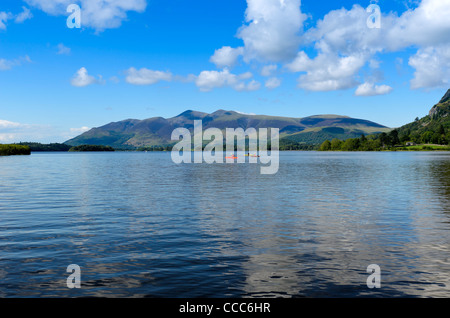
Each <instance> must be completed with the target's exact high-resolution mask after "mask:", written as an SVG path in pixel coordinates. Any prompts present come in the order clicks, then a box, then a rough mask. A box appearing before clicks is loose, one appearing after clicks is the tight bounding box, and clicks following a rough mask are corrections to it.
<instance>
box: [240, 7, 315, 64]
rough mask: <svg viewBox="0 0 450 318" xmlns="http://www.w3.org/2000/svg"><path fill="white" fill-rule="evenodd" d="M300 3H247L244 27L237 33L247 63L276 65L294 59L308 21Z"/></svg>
mask: <svg viewBox="0 0 450 318" xmlns="http://www.w3.org/2000/svg"><path fill="white" fill-rule="evenodd" d="M300 4H301V2H300V0H247V10H246V11H245V21H246V23H247V24H246V25H244V26H242V27H241V29H240V30H239V32H238V37H239V38H241V39H242V40H243V41H244V44H245V53H244V58H245V59H246V60H247V61H248V60H251V59H257V60H263V61H274V62H277V61H286V60H289V59H291V58H293V57H294V56H295V54H296V52H297V50H298V46H299V44H300V41H301V38H300V32H301V30H302V29H303V22H304V21H305V20H306V18H307V16H306V15H305V14H303V13H302V12H301V10H300Z"/></svg>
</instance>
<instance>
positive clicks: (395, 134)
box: [389, 129, 400, 146]
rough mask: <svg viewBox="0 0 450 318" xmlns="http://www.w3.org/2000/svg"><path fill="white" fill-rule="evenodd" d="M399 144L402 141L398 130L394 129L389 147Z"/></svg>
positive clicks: (390, 135) (390, 134)
mask: <svg viewBox="0 0 450 318" xmlns="http://www.w3.org/2000/svg"><path fill="white" fill-rule="evenodd" d="M399 143H400V139H399V138H398V131H397V129H394V130H392V131H391V132H390V133H389V145H390V146H395V145H398V144H399Z"/></svg>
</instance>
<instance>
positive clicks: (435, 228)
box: [0, 152, 450, 298]
mask: <svg viewBox="0 0 450 318" xmlns="http://www.w3.org/2000/svg"><path fill="white" fill-rule="evenodd" d="M449 243H450V153H444V152H442V153H438V152H374V153H364V152H360V153H346V152H342V153H340V152H339V153H334V152H281V153H280V165H279V171H278V173H276V174H274V175H262V174H261V173H260V166H259V164H248V163H246V164H206V163H204V164H180V165H176V164H174V163H173V162H172V160H171V157H170V153H164V152H161V153H159V152H148V153H144V152H142V153H141V152H115V153H33V154H32V155H31V156H13V157H0V297H86V296H88V297H91V296H94V297H95V296H106V297H172V298H173V297H177V298H178V297H189V298H192V297H449V296H450V244H449ZM70 264H77V265H79V266H80V268H81V288H79V289H70V288H68V287H67V284H66V280H67V277H69V275H70V273H68V272H67V271H66V269H67V266H68V265H70ZM371 264H377V265H378V266H379V267H380V269H381V288H372V289H371V288H368V286H367V283H366V280H367V278H368V277H369V275H370V273H368V272H367V267H368V266H369V265H371Z"/></svg>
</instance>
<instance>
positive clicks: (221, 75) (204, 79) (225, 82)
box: [195, 69, 238, 92]
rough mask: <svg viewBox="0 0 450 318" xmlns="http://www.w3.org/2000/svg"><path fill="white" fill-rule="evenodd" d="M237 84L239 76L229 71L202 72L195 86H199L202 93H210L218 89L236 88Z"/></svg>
mask: <svg viewBox="0 0 450 318" xmlns="http://www.w3.org/2000/svg"><path fill="white" fill-rule="evenodd" d="M237 83H238V78H237V76H236V75H235V74H231V73H230V71H228V69H225V70H223V71H202V72H201V73H200V75H199V76H198V77H197V79H196V80H195V85H197V87H198V88H200V90H201V91H202V92H208V91H211V90H212V89H214V88H218V87H224V86H234V85H236V84H237Z"/></svg>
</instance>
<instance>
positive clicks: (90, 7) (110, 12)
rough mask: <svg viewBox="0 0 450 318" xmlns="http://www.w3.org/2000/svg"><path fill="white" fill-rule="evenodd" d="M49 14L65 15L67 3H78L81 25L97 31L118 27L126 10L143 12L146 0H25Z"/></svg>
mask: <svg viewBox="0 0 450 318" xmlns="http://www.w3.org/2000/svg"><path fill="white" fill-rule="evenodd" d="M25 1H26V2H27V3H28V5H30V6H33V7H36V8H38V9H40V10H42V11H44V12H46V13H48V14H51V15H67V12H66V9H67V6H68V5H69V4H78V5H79V6H80V8H81V26H82V27H90V28H94V29H95V30H97V31H103V30H105V29H111V28H117V27H120V26H121V24H122V21H124V20H126V19H127V12H129V11H136V12H144V11H145V9H146V7H147V1H146V0H25Z"/></svg>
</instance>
